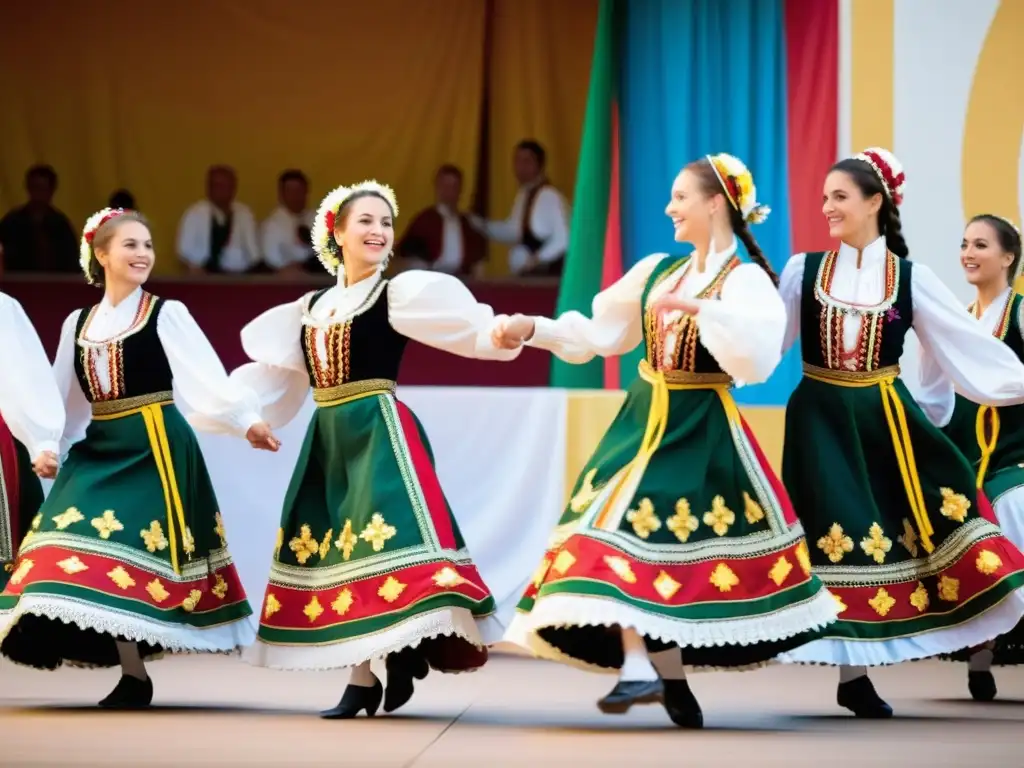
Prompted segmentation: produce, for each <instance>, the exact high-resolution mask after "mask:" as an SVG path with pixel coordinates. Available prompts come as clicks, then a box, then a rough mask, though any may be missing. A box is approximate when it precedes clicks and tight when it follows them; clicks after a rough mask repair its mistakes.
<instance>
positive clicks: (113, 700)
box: [99, 675, 153, 709]
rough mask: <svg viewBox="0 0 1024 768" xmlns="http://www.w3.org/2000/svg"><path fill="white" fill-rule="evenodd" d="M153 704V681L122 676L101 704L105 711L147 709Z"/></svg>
mask: <svg viewBox="0 0 1024 768" xmlns="http://www.w3.org/2000/svg"><path fill="white" fill-rule="evenodd" d="M152 703H153V681H152V679H150V678H149V677H147V678H146V679H145V680H139V678H137V677H132V676H131V675H121V679H120V680H118V681H117V685H115V686H114V690H112V691H111V692H110V693H109V694H107V697H106V698H105V699H103V701H101V702H100V703H99V706H101V707H103V708H104V709H145V708H146V707H148V706H149V705H150V704H152Z"/></svg>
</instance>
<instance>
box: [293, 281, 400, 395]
mask: <svg viewBox="0 0 1024 768" xmlns="http://www.w3.org/2000/svg"><path fill="white" fill-rule="evenodd" d="M387 282H388V281H387V280H385V279H384V278H382V277H378V278H377V283H376V284H375V285H374V286H373V288H372V289H371V290H370V292H369V294H367V296H366V298H365V299H363V300H362V301H361V302H360V303H359V305H358V306H357V307H356V308H355V309H354V310H352V311H351V312H348V313H346V314H345V315H343V316H342V318H343V319H338V318H336V316H335V315H334V311H333V310H332V311H331V314H329V315H328V316H327V317H326V318H324V319H322V320H318V319H317V318H314V317H313V316H312V314H311V306H310V304H311V302H312V300H313V295H311V296H310V297H309V299H308V300H307V301H306V305H305V307H304V308H303V312H302V326H303V328H302V333H303V341H304V342H305V347H306V355H307V357H308V363H309V369H310V371H312V374H313V381H314V386H315V387H316V388H317V389H324V388H328V387H336V386H338V385H339V384H344V383H345V382H347V381H349V378H350V368H351V355H352V321H353V320H355V318H357V317H359V316H360V315H362V314H363V313H365V312H366V311H367V310H369V309H370V307H372V306H373V305H374V304H376V303H377V301H378V300H379V299H380V295H381V293H382V292H383V291H384V288H385V287H386V286H387ZM314 295H315V294H314ZM318 333H319V334H323V339H324V355H323V357H321V355H320V349H319V345H318V344H317V334H318Z"/></svg>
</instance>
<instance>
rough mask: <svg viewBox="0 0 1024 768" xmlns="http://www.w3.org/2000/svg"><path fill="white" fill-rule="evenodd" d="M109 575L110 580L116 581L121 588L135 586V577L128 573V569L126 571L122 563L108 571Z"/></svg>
mask: <svg viewBox="0 0 1024 768" xmlns="http://www.w3.org/2000/svg"><path fill="white" fill-rule="evenodd" d="M107 576H109V577H110V580H111V581H112V582H114V583H115V584H116V585H117V586H119V587H120V588H121V589H128V588H129V587H134V586H135V579H133V578H132V577H131V576H130V575H129V574H128V571H126V570H125V569H124V568H122V567H121V566H120V565H119V566H117V567H116V568H115V569H114V570H112V571H109V572H108V573H107Z"/></svg>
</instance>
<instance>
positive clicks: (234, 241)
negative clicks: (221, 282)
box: [178, 165, 260, 274]
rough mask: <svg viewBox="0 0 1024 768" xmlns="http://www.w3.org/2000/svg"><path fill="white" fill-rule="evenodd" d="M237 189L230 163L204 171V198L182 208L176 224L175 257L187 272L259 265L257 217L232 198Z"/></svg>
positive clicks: (241, 270) (239, 270)
mask: <svg viewBox="0 0 1024 768" xmlns="http://www.w3.org/2000/svg"><path fill="white" fill-rule="evenodd" d="M237 191H238V177H237V175H236V174H235V169H234V168H232V167H231V166H228V165H214V166H212V167H210V169H209V170H208V171H207V172H206V199H205V200H200V201H199V202H198V203H196V204H195V205H193V206H191V207H190V208H189V209H188V210H187V211H185V214H184V215H183V216H182V217H181V222H180V223H179V224H178V257H179V258H180V259H181V260H182V261H183V262H184V263H185V265H186V266H187V267H188V270H189V272H192V273H207V274H218V273H225V272H227V273H232V274H241V273H245V272H251V271H253V270H255V269H256V268H258V267H259V266H260V251H259V243H258V242H257V237H256V217H255V216H253V213H252V210H251V209H250V208H249V206H247V205H245V204H244V203H240V202H238V201H237V200H235V194H236V193H237Z"/></svg>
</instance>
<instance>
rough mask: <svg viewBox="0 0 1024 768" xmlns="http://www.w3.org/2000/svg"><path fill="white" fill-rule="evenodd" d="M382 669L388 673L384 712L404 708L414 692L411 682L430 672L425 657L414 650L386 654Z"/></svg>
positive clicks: (408, 649)
mask: <svg viewBox="0 0 1024 768" xmlns="http://www.w3.org/2000/svg"><path fill="white" fill-rule="evenodd" d="M384 668H385V669H386V670H387V673H388V687H387V689H386V690H385V691H384V711H385V712H394V711H395V710H396V709H398V708H400V707H403V706H405V705H406V704H407V703H408V702H409V699H411V698H412V694H413V692H414V691H415V686H414V684H413V680H422V679H424V678H425V677H426V676H427V673H428V672H430V665H429V664H427V659H426V657H425V656H423V655H422V654H420V653H418V652H417V649H415V648H405V649H403V650H401V651H399V652H398V653H391V654H388V656H387V658H386V659H384Z"/></svg>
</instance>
